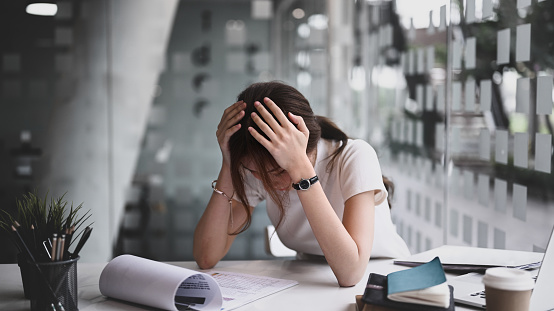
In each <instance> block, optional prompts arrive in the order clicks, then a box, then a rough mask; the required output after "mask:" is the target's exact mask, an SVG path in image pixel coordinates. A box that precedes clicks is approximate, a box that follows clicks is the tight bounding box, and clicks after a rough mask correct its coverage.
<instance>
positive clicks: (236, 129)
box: [225, 123, 241, 140]
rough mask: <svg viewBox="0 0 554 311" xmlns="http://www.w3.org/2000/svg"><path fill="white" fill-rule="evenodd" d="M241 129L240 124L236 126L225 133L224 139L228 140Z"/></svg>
mask: <svg viewBox="0 0 554 311" xmlns="http://www.w3.org/2000/svg"><path fill="white" fill-rule="evenodd" d="M240 127H241V124H240V123H239V124H236V125H234V126H232V127H230V128H229V129H228V130H227V131H225V138H226V139H227V140H228V139H229V138H230V137H231V136H233V134H235V133H236V132H237V131H238V130H239V129H240Z"/></svg>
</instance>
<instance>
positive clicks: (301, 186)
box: [292, 175, 319, 190]
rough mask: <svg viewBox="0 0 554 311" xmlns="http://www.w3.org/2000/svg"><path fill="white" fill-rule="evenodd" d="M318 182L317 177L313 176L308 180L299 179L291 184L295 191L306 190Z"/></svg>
mask: <svg viewBox="0 0 554 311" xmlns="http://www.w3.org/2000/svg"><path fill="white" fill-rule="evenodd" d="M318 181H319V178H318V177H317V175H315V176H314V177H312V178H310V179H304V178H301V179H300V181H299V182H298V183H296V184H292V187H293V188H294V189H296V190H308V189H310V187H311V186H312V185H313V184H315V183H316V182H318Z"/></svg>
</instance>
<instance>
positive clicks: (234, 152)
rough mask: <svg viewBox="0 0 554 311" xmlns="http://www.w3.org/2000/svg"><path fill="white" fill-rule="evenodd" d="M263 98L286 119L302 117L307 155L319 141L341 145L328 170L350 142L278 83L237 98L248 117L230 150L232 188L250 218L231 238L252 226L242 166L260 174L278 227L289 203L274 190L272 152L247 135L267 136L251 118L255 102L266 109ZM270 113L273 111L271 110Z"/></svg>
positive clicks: (252, 89)
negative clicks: (249, 164) (276, 212)
mask: <svg viewBox="0 0 554 311" xmlns="http://www.w3.org/2000/svg"><path fill="white" fill-rule="evenodd" d="M264 97H268V98H270V99H271V100H272V101H273V102H274V103H275V104H276V105H277V106H278V107H279V108H280V109H281V110H282V111H283V113H284V114H285V115H287V114H288V113H289V112H292V113H293V114H294V115H297V116H300V117H302V119H303V120H304V123H305V124H306V127H307V128H308V130H309V131H310V136H309V138H308V145H307V146H306V153H307V154H308V153H310V152H312V151H314V150H315V149H316V148H317V143H318V141H319V139H320V138H324V139H329V140H335V141H341V142H342V144H340V146H339V148H337V149H336V150H335V151H334V152H333V153H332V154H331V155H330V157H331V158H332V159H331V161H330V162H329V166H328V167H327V169H329V170H332V169H333V163H334V162H335V161H334V160H335V158H336V157H337V156H338V155H339V154H340V153H341V152H342V150H344V147H345V146H346V143H347V142H348V136H347V135H346V134H345V133H344V132H343V131H342V130H340V129H339V128H338V127H337V126H336V125H335V124H334V123H333V122H332V121H331V120H329V119H328V118H326V117H321V116H316V115H314V113H313V111H312V109H311V107H310V103H309V102H308V100H307V99H306V98H305V97H304V96H303V95H302V94H301V93H300V92H299V91H298V90H296V89H295V88H294V87H292V86H289V85H287V84H284V83H282V82H277V81H272V82H260V83H255V84H252V85H250V86H249V87H247V88H246V89H245V90H244V91H242V92H241V93H240V94H239V95H238V97H237V101H241V100H242V101H244V102H245V103H246V108H245V116H244V117H243V118H242V120H241V121H240V122H239V123H240V124H241V127H240V129H239V130H238V131H237V132H236V133H235V134H233V136H231V138H230V139H229V150H230V151H231V167H230V170H231V178H232V181H233V188H234V190H235V195H236V197H237V199H238V201H239V202H242V204H243V205H244V208H245V210H246V215H247V217H246V220H245V222H244V224H242V226H241V227H240V228H239V229H237V230H236V231H235V232H232V234H239V233H241V232H243V231H245V230H246V229H248V227H250V224H251V223H252V215H251V213H250V209H249V205H250V204H249V202H248V198H247V196H246V191H245V187H244V181H245V175H244V174H245V173H246V170H245V168H244V167H243V166H242V163H243V162H244V161H245V160H247V159H248V160H251V161H252V162H253V164H254V165H255V166H256V167H257V168H258V170H257V171H258V173H259V174H260V179H261V181H262V184H263V186H264V188H265V189H266V191H267V192H268V194H269V196H270V198H271V200H273V201H274V202H275V203H276V205H277V207H278V208H279V213H280V216H279V217H280V218H279V222H278V223H277V225H276V227H279V225H280V224H281V222H282V220H283V216H284V212H285V204H286V202H285V196H284V193H281V192H280V191H277V190H275V189H274V188H273V186H272V185H271V177H270V174H269V173H268V170H269V169H270V168H275V167H278V164H277V162H276V161H275V159H274V158H273V156H271V154H270V153H269V151H267V149H266V148H265V147H263V146H262V145H261V144H260V143H258V141H257V140H256V139H255V138H254V137H253V136H252V135H251V134H250V133H249V131H248V127H253V128H254V129H256V130H257V131H258V133H261V134H262V135H264V134H263V132H262V131H261V130H260V128H259V127H258V125H256V123H255V122H254V121H253V120H252V118H251V117H250V116H251V114H252V112H257V110H256V109H255V108H254V102H256V101H258V102H260V103H261V104H262V105H264V106H265V104H264V101H263V99H264ZM266 108H267V107H266ZM268 111H270V110H269V109H268ZM270 113H271V111H270ZM272 115H273V113H272ZM264 136H265V135H264Z"/></svg>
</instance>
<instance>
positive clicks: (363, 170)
mask: <svg viewBox="0 0 554 311" xmlns="http://www.w3.org/2000/svg"><path fill="white" fill-rule="evenodd" d="M337 160H338V161H339V163H338V164H339V165H338V167H337V169H339V172H338V174H339V180H340V184H341V192H342V196H343V198H344V200H345V201H346V200H348V199H349V198H351V197H353V196H354V195H356V194H360V193H363V192H367V191H375V205H379V204H381V203H382V202H383V201H384V200H385V199H386V198H387V195H388V193H387V190H386V189H385V186H384V184H383V176H382V174H381V166H380V165H379V159H378V158H377V153H376V152H375V149H373V147H371V145H369V144H368V143H367V142H365V141H363V140H358V139H357V140H349V141H348V144H347V145H346V147H345V149H344V150H343V152H342V153H341V155H340V158H339V159H337Z"/></svg>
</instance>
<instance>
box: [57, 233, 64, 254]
mask: <svg viewBox="0 0 554 311" xmlns="http://www.w3.org/2000/svg"><path fill="white" fill-rule="evenodd" d="M64 244H65V234H62V236H61V237H59V238H58V249H57V251H58V256H57V260H63V256H64V250H65V245H64Z"/></svg>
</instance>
